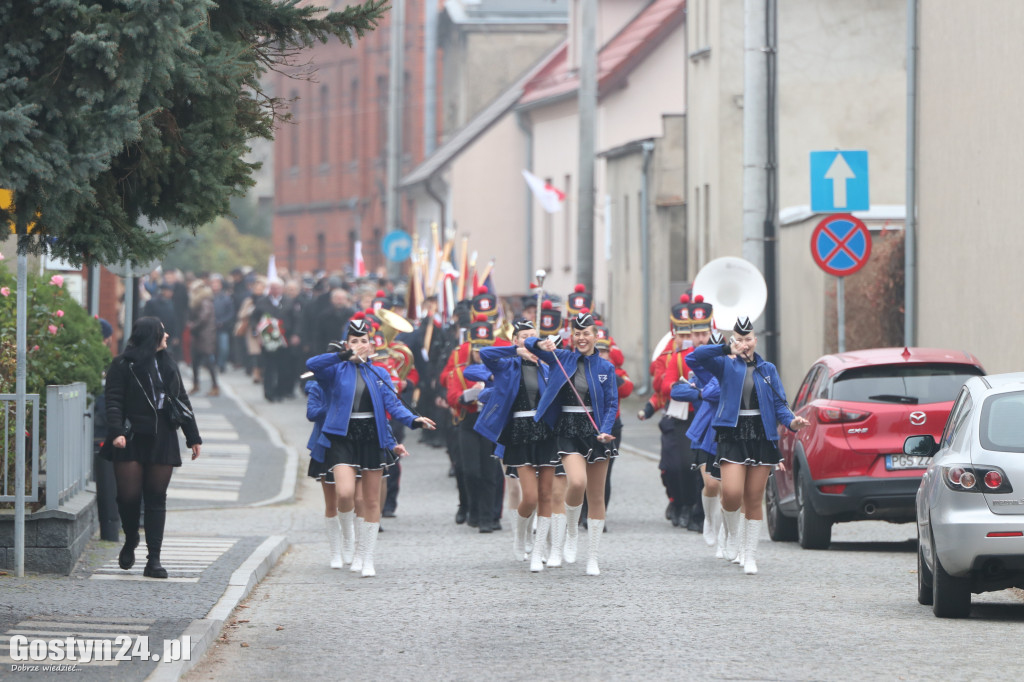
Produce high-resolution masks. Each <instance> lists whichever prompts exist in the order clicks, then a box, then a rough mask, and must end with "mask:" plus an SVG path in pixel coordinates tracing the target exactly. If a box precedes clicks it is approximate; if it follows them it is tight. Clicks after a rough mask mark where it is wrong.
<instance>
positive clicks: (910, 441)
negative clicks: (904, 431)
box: [903, 435, 939, 457]
mask: <svg viewBox="0 0 1024 682" xmlns="http://www.w3.org/2000/svg"><path fill="white" fill-rule="evenodd" d="M938 451H939V444H938V443H936V442H935V438H934V437H933V436H930V435H925V436H910V437H909V438H907V439H906V440H905V441H903V454H904V455H915V456H917V457H931V456H932V455H934V454H935V453H936V452H938Z"/></svg>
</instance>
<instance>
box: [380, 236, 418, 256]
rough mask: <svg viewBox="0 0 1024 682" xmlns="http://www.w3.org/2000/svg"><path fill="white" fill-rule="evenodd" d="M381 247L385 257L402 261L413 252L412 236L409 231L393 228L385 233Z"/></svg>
mask: <svg viewBox="0 0 1024 682" xmlns="http://www.w3.org/2000/svg"><path fill="white" fill-rule="evenodd" d="M380 248H381V250H382V251H384V257H385V258H387V259H388V260H391V261H396V262H398V263H401V262H402V261H404V260H405V259H406V258H408V257H409V256H410V255H411V254H412V237H410V236H409V233H408V232H403V231H401V230H392V231H391V232H388V233H387V235H385V237H384V240H383V241H382V242H381V245H380Z"/></svg>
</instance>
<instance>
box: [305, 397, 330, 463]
mask: <svg viewBox="0 0 1024 682" xmlns="http://www.w3.org/2000/svg"><path fill="white" fill-rule="evenodd" d="M305 389H306V419H308V420H309V421H311V422H313V432H312V433H310V434H309V440H308V441H306V448H307V449H309V456H310V457H312V458H313V459H315V460H316V461H318V462H323V461H324V451H325V450H326V448H325V447H324V446H323V445H322V444H321V443H320V442H319V441H320V434H321V431H322V430H323V427H324V419H326V418H327V401H326V400H324V390H323V389H322V388H320V384H318V383H317V382H315V381H307V382H306V386H305Z"/></svg>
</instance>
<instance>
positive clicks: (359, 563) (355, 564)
mask: <svg viewBox="0 0 1024 682" xmlns="http://www.w3.org/2000/svg"><path fill="white" fill-rule="evenodd" d="M365 527H366V521H364V520H363V519H362V517H360V516H357V517H356V521H355V533H356V551H355V555H354V556H353V558H352V565H351V566H349V567H348V570H350V571H353V572H359V571H361V570H363V543H364V542H366V533H365V532H364V531H363V528H365Z"/></svg>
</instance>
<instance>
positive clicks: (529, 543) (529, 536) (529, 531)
mask: <svg viewBox="0 0 1024 682" xmlns="http://www.w3.org/2000/svg"><path fill="white" fill-rule="evenodd" d="M536 520H537V510H536V509H534V510H533V513H532V514H530V518H529V520H528V521H527V524H526V535H525V536H524V537H525V542H524V543H523V545H524V548H525V550H526V554H527V555H529V554H530V552H532V551H533V526H534V523H535V522H536ZM523 558H526V557H523Z"/></svg>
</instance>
